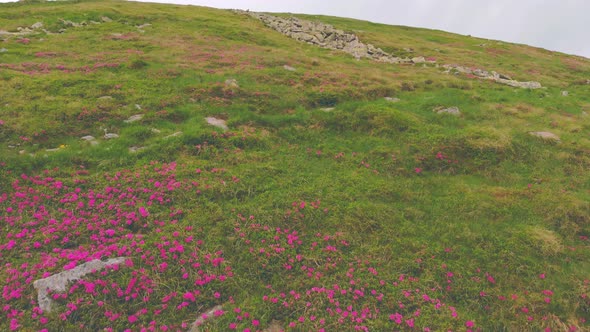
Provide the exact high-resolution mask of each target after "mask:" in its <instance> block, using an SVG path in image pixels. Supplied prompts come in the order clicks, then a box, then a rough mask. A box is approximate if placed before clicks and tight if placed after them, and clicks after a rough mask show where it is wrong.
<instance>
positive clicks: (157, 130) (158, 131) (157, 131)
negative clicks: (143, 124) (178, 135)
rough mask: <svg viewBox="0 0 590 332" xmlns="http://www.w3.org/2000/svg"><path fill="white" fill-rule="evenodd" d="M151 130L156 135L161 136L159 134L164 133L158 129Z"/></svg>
mask: <svg viewBox="0 0 590 332" xmlns="http://www.w3.org/2000/svg"><path fill="white" fill-rule="evenodd" d="M150 130H151V131H152V133H154V134H159V133H161V132H162V131H161V130H160V129H156V128H152V129H150Z"/></svg>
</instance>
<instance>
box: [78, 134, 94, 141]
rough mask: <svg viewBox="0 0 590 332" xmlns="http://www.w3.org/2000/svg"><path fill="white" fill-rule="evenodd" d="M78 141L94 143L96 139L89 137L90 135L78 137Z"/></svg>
mask: <svg viewBox="0 0 590 332" xmlns="http://www.w3.org/2000/svg"><path fill="white" fill-rule="evenodd" d="M80 139H81V140H84V141H94V140H96V138H94V136H90V135H88V136H82V137H80Z"/></svg>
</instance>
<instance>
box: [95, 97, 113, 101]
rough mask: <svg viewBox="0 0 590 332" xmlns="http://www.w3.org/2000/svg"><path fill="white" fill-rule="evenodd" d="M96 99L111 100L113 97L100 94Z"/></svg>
mask: <svg viewBox="0 0 590 332" xmlns="http://www.w3.org/2000/svg"><path fill="white" fill-rule="evenodd" d="M97 99H98V100H112V99H113V97H111V96H100V97H98V98H97Z"/></svg>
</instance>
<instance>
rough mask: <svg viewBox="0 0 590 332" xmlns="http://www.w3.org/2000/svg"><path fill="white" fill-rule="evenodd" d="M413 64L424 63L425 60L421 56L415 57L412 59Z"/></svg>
mask: <svg viewBox="0 0 590 332" xmlns="http://www.w3.org/2000/svg"><path fill="white" fill-rule="evenodd" d="M412 62H413V63H423V62H426V59H425V58H424V57H423V56H417V57H414V58H412Z"/></svg>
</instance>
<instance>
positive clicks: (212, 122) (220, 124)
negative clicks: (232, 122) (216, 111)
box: [205, 116, 229, 130]
mask: <svg viewBox="0 0 590 332" xmlns="http://www.w3.org/2000/svg"><path fill="white" fill-rule="evenodd" d="M205 120H206V121H207V123H208V124H210V125H212V126H215V127H218V128H221V129H223V130H228V129H229V128H228V127H227V124H226V122H225V120H222V119H218V118H214V117H212V116H210V117H206V118H205Z"/></svg>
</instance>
